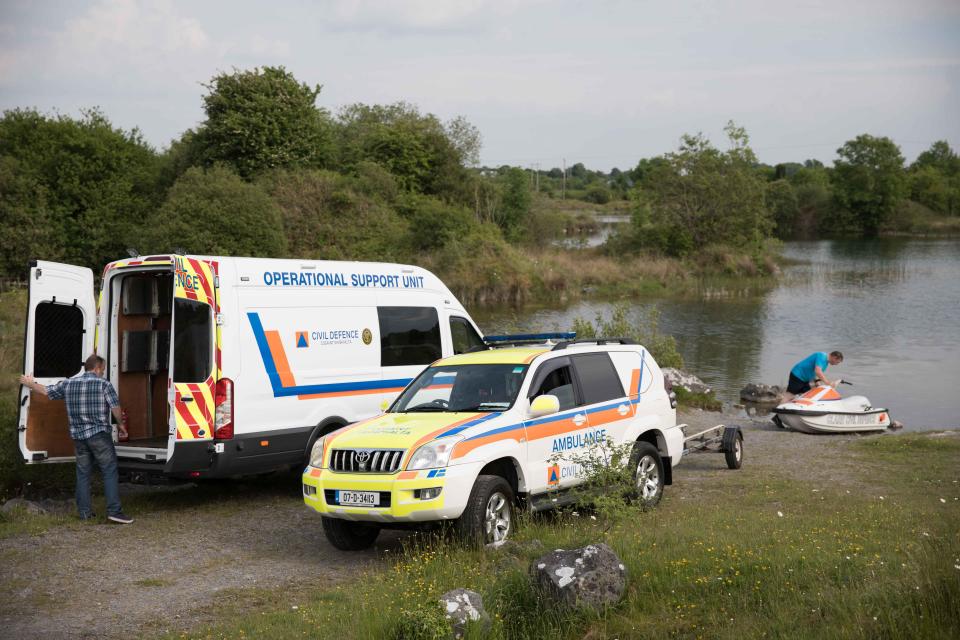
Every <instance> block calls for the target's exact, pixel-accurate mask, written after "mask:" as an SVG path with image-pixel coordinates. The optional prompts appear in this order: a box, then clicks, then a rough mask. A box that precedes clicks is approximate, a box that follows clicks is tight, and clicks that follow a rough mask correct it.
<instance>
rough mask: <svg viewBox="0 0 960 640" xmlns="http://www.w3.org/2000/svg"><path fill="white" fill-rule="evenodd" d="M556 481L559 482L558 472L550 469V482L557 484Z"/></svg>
mask: <svg viewBox="0 0 960 640" xmlns="http://www.w3.org/2000/svg"><path fill="white" fill-rule="evenodd" d="M556 481H557V470H556V469H550V482H556Z"/></svg>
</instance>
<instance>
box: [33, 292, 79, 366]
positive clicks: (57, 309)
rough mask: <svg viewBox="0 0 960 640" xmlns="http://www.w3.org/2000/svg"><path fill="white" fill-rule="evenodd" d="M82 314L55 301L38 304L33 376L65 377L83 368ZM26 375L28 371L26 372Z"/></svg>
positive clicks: (70, 306) (76, 309)
mask: <svg viewBox="0 0 960 640" xmlns="http://www.w3.org/2000/svg"><path fill="white" fill-rule="evenodd" d="M82 350H83V311H81V310H80V307H75V306H73V305H70V304H57V303H56V302H41V303H40V304H38V305H37V309H36V312H35V320H34V330H33V375H34V376H36V377H37V378H67V377H69V376H72V375H74V374H75V373H77V372H78V371H80V368H81V367H82V366H83V359H84V358H85V357H86V355H89V354H83V353H82ZM28 373H29V372H28Z"/></svg>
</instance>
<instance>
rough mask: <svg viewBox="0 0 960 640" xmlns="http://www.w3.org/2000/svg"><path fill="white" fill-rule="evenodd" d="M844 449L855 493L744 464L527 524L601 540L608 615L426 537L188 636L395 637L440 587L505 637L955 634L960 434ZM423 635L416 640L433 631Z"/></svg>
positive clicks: (535, 531)
mask: <svg viewBox="0 0 960 640" xmlns="http://www.w3.org/2000/svg"><path fill="white" fill-rule="evenodd" d="M818 442H826V441H824V440H822V439H821V440H820V441H818ZM821 446H825V445H821ZM847 454H848V455H849V456H851V462H852V463H854V465H855V467H856V472H855V474H856V475H855V476H854V477H851V478H850V482H849V484H844V485H836V484H832V483H830V482H828V481H827V480H825V479H824V480H820V481H818V480H817V478H818V476H817V475H816V474H814V473H813V472H812V470H811V479H810V481H809V482H799V481H796V479H791V478H788V477H786V476H785V475H784V474H783V473H779V472H778V470H777V469H778V468H777V467H772V466H753V467H751V466H750V465H745V466H744V468H743V469H742V470H741V471H739V472H721V473H717V474H714V476H713V478H712V480H711V481H710V482H701V483H699V484H698V485H697V487H696V489H695V490H693V491H678V490H677V489H676V488H671V489H670V490H668V492H667V493H666V495H665V498H664V501H663V503H662V504H661V505H660V506H659V507H658V508H657V509H655V510H653V511H650V512H645V513H639V512H630V511H625V512H622V513H619V514H616V515H615V516H613V517H612V518H611V519H609V520H604V519H603V518H599V519H597V520H594V519H592V518H591V517H590V514H589V513H588V512H586V511H581V512H578V513H577V514H574V513H573V512H569V513H566V514H563V515H559V516H556V517H550V518H535V519H533V520H526V521H525V522H524V523H523V526H522V529H521V531H520V534H519V538H520V539H521V540H533V539H538V540H540V541H542V543H543V545H544V548H545V549H554V548H572V547H577V546H581V545H584V544H587V543H592V542H598V541H604V542H607V543H608V544H610V545H611V546H612V547H613V548H614V549H615V550H616V551H617V552H618V554H620V555H621V557H622V558H623V560H624V562H625V564H626V565H627V567H628V572H629V579H628V589H627V594H626V597H625V599H624V601H623V602H622V603H621V604H620V605H619V606H616V607H614V608H610V609H608V610H606V611H603V612H602V613H599V614H591V613H586V612H579V611H564V610H560V609H557V608H555V607H551V606H545V604H544V603H543V602H542V601H541V600H540V599H539V596H538V594H537V593H536V592H535V591H534V590H533V589H532V588H531V586H530V583H529V581H528V579H527V577H526V568H527V566H528V564H529V562H530V561H531V560H532V559H533V558H534V557H536V555H538V554H539V553H542V551H540V552H534V551H531V552H526V553H525V552H520V553H519V554H518V557H516V556H505V555H502V554H501V553H500V552H488V551H480V550H467V549H461V548H458V547H456V546H453V545H450V544H448V543H445V542H443V541H437V540H433V539H425V540H423V541H422V542H420V543H419V544H411V545H410V546H409V547H408V548H406V549H405V550H404V551H402V552H401V553H399V554H398V555H397V556H396V557H395V558H392V559H391V561H390V562H389V565H388V567H387V568H384V569H378V570H373V571H371V572H368V573H366V574H363V575H361V576H358V578H357V580H356V581H355V582H354V583H352V584H349V585H347V586H344V587H338V588H335V589H327V588H325V587H324V586H323V585H322V584H316V583H315V582H314V581H311V580H310V577H309V576H304V579H303V582H302V584H301V585H300V587H299V588H298V589H296V591H295V592H293V593H286V594H284V593H272V594H263V593H261V594H259V595H258V596H257V594H254V595H255V596H257V597H256V598H255V601H256V602H257V604H258V605H259V607H258V609H259V610H258V611H257V612H256V613H253V614H251V613H247V614H244V613H243V612H242V610H241V607H240V606H239V605H238V606H237V611H235V612H234V613H235V614H236V616H234V615H230V616H226V617H225V618H227V619H229V620H230V621H229V622H227V623H224V624H219V625H215V626H212V627H204V628H200V629H195V630H193V631H191V632H190V633H187V634H183V635H184V636H185V637H191V638H235V637H243V636H246V637H307V636H311V635H313V634H314V633H315V632H316V630H317V629H318V628H322V629H323V630H324V634H325V635H330V636H332V637H342V638H390V637H398V632H399V630H401V629H407V630H409V629H410V628H412V627H415V626H417V625H413V624H411V623H412V622H414V621H423V620H427V621H429V620H431V619H433V620H435V616H436V611H435V610H434V608H433V607H434V602H435V601H436V599H437V598H438V597H439V595H440V594H441V593H443V592H445V591H446V590H448V589H452V588H455V587H468V588H471V589H475V590H477V591H479V592H480V593H481V594H482V595H483V597H484V602H485V605H486V607H487V610H488V611H489V613H490V614H491V616H492V618H493V628H492V631H491V633H490V635H489V636H488V637H493V638H546V637H551V638H605V637H610V638H613V637H619V638H659V637H682V638H698V637H712V638H741V637H762V636H765V637H817V638H939V637H943V638H946V637H957V634H958V633H960V569H958V568H957V567H960V534H958V531H960V505H958V502H957V498H958V496H960V488H958V486H957V484H956V482H957V476H956V469H957V462H958V460H960V437H957V436H955V435H954V436H951V437H937V436H935V435H931V434H924V435H899V436H884V437H877V438H870V439H865V440H863V441H861V442H854V443H851V444H850V446H849V451H848V452H847ZM918 460H922V461H923V465H922V470H921V466H920V465H918ZM771 462H772V461H771ZM678 494H679V495H678ZM240 601H243V599H242V598H241V599H240ZM371 603H377V604H376V607H375V608H372V607H371ZM247 604H249V601H247ZM361 612H362V613H361ZM358 614H359V615H358ZM421 627H422V628H421V631H423V633H421V634H420V635H419V636H417V635H414V636H408V637H433V636H431V635H430V632H429V630H430V629H431V627H430V624H429V623H424V625H421ZM477 637H479V636H477Z"/></svg>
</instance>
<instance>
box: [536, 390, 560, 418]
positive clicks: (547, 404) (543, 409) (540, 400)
mask: <svg viewBox="0 0 960 640" xmlns="http://www.w3.org/2000/svg"><path fill="white" fill-rule="evenodd" d="M558 411H560V399H559V398H557V396H551V395H545V396H537V397H536V398H534V399H533V402H531V403H530V415H531V416H532V417H534V418H539V417H541V416H549V415H550V414H552V413H556V412H558Z"/></svg>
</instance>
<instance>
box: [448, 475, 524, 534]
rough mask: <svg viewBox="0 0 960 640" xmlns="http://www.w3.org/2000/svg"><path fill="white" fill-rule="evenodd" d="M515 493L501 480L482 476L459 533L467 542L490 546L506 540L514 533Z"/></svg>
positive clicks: (474, 488) (473, 492)
mask: <svg viewBox="0 0 960 640" xmlns="http://www.w3.org/2000/svg"><path fill="white" fill-rule="evenodd" d="M513 502H514V496H513V489H511V488H510V484H509V483H508V482H507V481H506V480H504V479H503V478H501V477H500V476H480V477H478V478H477V481H476V482H475V483H474V484H473V490H472V491H471V492H470V499H469V500H468V501H467V507H466V509H464V510H463V515H461V516H460V518H459V519H458V520H457V522H456V531H457V533H458V534H459V536H460V537H461V538H462V539H463V540H465V541H467V542H474V543H477V544H489V543H491V542H500V541H502V540H506V539H507V537H508V536H509V535H510V534H511V533H513V522H514V518H513V516H514V511H513Z"/></svg>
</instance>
